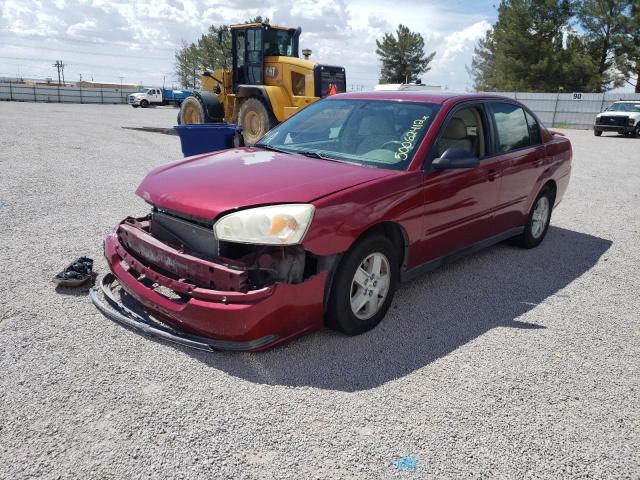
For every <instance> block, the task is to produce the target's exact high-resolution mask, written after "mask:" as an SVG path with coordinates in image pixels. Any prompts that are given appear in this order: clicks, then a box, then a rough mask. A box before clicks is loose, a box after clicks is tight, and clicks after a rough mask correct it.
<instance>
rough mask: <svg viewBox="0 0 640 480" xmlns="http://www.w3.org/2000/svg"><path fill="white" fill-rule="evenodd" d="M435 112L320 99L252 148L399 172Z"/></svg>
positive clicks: (427, 106)
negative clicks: (260, 147)
mask: <svg viewBox="0 0 640 480" xmlns="http://www.w3.org/2000/svg"><path fill="white" fill-rule="evenodd" d="M437 110H438V106H437V105H434V104H431V103H411V102H397V101H371V100H349V99H344V100H343V99H340V100H338V99H336V100H321V101H319V102H316V103H313V104H312V105H310V106H308V107H306V108H305V109H304V110H302V111H300V112H299V113H297V114H296V115H294V116H293V117H291V118H290V119H289V120H287V121H286V122H284V123H282V124H280V125H278V126H277V127H276V128H274V129H273V130H271V131H270V132H269V133H267V134H266V135H265V136H264V138H263V139H262V140H261V141H260V142H259V143H258V144H256V146H258V147H259V146H265V147H271V148H277V149H279V150H282V151H285V152H291V153H296V152H304V153H305V154H307V155H313V156H320V157H325V159H327V160H335V161H339V162H345V163H356V164H359V165H366V166H369V167H379V168H390V169H394V170H403V169H405V168H407V167H408V166H409V163H411V159H412V158H413V155H414V154H415V151H416V149H417V148H418V146H419V145H420V142H421V141H422V139H423V138H424V136H425V134H426V132H427V130H428V129H429V126H430V125H431V121H432V119H433V116H434V115H435V113H436V112H437Z"/></svg>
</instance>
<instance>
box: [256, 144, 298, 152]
mask: <svg viewBox="0 0 640 480" xmlns="http://www.w3.org/2000/svg"><path fill="white" fill-rule="evenodd" d="M254 147H258V148H263V149H265V150H271V151H273V152H280V153H294V152H292V151H291V150H285V149H284V148H278V147H274V146H271V145H269V144H268V143H256V144H255V145H254Z"/></svg>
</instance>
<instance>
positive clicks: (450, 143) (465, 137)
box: [436, 107, 487, 158]
mask: <svg viewBox="0 0 640 480" xmlns="http://www.w3.org/2000/svg"><path fill="white" fill-rule="evenodd" d="M482 119H483V115H482V109H481V107H467V108H462V109H460V110H458V111H456V112H455V113H454V114H453V116H452V117H451V118H450V119H449V120H448V121H447V124H446V126H445V127H444V130H443V131H442V133H441V134H440V138H438V143H437V144H436V156H438V157H441V156H442V154H443V153H444V152H445V151H446V150H447V149H449V148H460V149H462V150H466V151H468V152H469V153H472V154H473V155H475V156H476V157H478V158H482V157H484V156H485V155H486V145H487V141H486V135H485V128H484V123H483V120H482Z"/></svg>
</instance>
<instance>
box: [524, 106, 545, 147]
mask: <svg viewBox="0 0 640 480" xmlns="http://www.w3.org/2000/svg"><path fill="white" fill-rule="evenodd" d="M524 115H525V117H527V125H528V126H529V139H530V140H531V144H532V145H538V144H540V143H542V137H541V135H540V125H539V124H538V122H537V120H536V119H535V118H534V117H533V115H531V114H530V113H529V112H527V111H526V110H525V111H524Z"/></svg>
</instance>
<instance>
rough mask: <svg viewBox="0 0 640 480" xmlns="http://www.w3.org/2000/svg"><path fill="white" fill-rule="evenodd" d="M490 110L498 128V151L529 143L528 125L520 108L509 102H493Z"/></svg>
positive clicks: (520, 146) (509, 149) (516, 147)
mask: <svg viewBox="0 0 640 480" xmlns="http://www.w3.org/2000/svg"><path fill="white" fill-rule="evenodd" d="M491 110H492V112H493V116H494V118H495V120H496V127H497V129H498V151H499V152H502V153H504V152H510V151H511V150H516V149H518V148H522V147H526V146H528V145H529V127H528V125H527V120H526V118H525V116H524V110H522V108H520V107H518V106H517V105H512V104H510V103H493V104H492V105H491Z"/></svg>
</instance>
